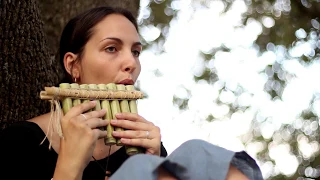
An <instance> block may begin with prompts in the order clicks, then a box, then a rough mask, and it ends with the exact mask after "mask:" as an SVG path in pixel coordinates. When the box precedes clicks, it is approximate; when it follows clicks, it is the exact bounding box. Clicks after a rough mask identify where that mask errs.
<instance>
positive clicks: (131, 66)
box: [122, 50, 137, 73]
mask: <svg viewBox="0 0 320 180" xmlns="http://www.w3.org/2000/svg"><path fill="white" fill-rule="evenodd" d="M123 58H124V60H123V65H122V70H123V71H125V72H128V73H132V72H133V71H134V70H135V69H136V68H137V59H136V57H134V56H133V54H132V52H131V50H130V51H129V52H126V53H125V56H124V57H123Z"/></svg>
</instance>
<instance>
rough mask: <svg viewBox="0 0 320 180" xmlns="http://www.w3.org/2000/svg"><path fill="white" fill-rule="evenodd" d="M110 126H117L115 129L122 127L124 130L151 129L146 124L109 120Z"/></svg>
mask: <svg viewBox="0 0 320 180" xmlns="http://www.w3.org/2000/svg"><path fill="white" fill-rule="evenodd" d="M110 123H111V125H113V126H117V127H122V128H124V129H130V130H144V131H147V130H150V129H152V127H151V125H150V124H147V123H145V122H132V121H129V120H115V119H113V120H111V121H110Z"/></svg>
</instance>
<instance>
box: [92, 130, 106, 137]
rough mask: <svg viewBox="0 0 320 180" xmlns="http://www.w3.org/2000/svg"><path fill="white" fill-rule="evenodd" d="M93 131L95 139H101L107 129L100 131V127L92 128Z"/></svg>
mask: <svg viewBox="0 0 320 180" xmlns="http://www.w3.org/2000/svg"><path fill="white" fill-rule="evenodd" d="M92 131H93V133H94V134H95V136H96V139H101V138H104V137H106V136H107V131H101V130H100V129H93V130H92Z"/></svg>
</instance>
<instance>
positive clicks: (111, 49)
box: [105, 46, 117, 52]
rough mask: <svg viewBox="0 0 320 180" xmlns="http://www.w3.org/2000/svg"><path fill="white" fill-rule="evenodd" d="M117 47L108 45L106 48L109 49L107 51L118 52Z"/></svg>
mask: <svg viewBox="0 0 320 180" xmlns="http://www.w3.org/2000/svg"><path fill="white" fill-rule="evenodd" d="M116 50H117V49H116V48H115V47H112V46H111V47H107V48H105V51H107V52H116Z"/></svg>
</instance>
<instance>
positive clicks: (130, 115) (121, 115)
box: [116, 112, 152, 124]
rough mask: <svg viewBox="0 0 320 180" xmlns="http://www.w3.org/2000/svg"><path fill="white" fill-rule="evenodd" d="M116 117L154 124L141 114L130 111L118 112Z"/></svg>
mask: <svg viewBox="0 0 320 180" xmlns="http://www.w3.org/2000/svg"><path fill="white" fill-rule="evenodd" d="M116 118H117V119H127V120H131V121H136V122H144V123H149V124H152V123H151V122H149V121H147V120H146V119H144V118H143V117H142V116H140V115H139V114H136V113H128V112H123V113H117V114H116Z"/></svg>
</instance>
